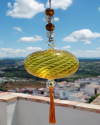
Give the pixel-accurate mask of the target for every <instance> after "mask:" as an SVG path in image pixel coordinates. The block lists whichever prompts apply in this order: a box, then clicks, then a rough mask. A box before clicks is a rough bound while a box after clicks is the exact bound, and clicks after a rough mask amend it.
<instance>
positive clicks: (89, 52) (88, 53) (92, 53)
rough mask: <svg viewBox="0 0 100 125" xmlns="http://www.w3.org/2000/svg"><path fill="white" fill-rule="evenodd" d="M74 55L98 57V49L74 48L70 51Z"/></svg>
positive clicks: (99, 52)
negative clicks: (84, 49)
mask: <svg viewBox="0 0 100 125" xmlns="http://www.w3.org/2000/svg"><path fill="white" fill-rule="evenodd" d="M71 53H73V54H74V55H75V56H76V57H100V51H93V50H86V51H82V50H79V51H78V50H76V51H71Z"/></svg>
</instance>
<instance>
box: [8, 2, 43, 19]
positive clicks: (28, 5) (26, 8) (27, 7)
mask: <svg viewBox="0 0 100 125" xmlns="http://www.w3.org/2000/svg"><path fill="white" fill-rule="evenodd" d="M15 1H16V2H15V3H14V6H13V8H12V9H9V10H8V11H7V12H6V16H11V17H13V18H27V19H31V18H32V17H34V16H35V15H36V14H37V13H40V12H43V11H45V8H44V4H43V3H39V2H37V1H36V0H15Z"/></svg>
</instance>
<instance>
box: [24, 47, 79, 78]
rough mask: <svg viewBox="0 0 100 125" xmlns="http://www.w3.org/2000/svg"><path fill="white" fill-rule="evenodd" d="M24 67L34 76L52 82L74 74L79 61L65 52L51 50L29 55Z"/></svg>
mask: <svg viewBox="0 0 100 125" xmlns="http://www.w3.org/2000/svg"><path fill="white" fill-rule="evenodd" d="M24 67H25V69H26V70H27V71H28V72H29V73H30V74H32V75H34V76H37V77H41V78H45V79H48V80H53V79H57V78H63V77H67V76H70V75H72V74H74V73H75V72H76V71H77V69H78V67H79V61H78V59H77V58H76V57H75V56H74V55H73V54H71V53H69V52H67V51H62V50H55V49H53V48H52V49H48V50H45V51H38V52H34V53H32V54H30V55H29V56H28V57H27V58H26V59H25V61H24Z"/></svg>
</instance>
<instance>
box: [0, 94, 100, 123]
mask: <svg viewBox="0 0 100 125" xmlns="http://www.w3.org/2000/svg"><path fill="white" fill-rule="evenodd" d="M54 101H55V114H56V125H100V106H99V105H93V104H85V103H79V102H74V101H67V100H60V99H55V100H54ZM49 102H50V99H49V98H48V97H40V96H32V95H28V94H21V93H12V92H4V93H0V125H50V124H49Z"/></svg>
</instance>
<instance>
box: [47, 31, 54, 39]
mask: <svg viewBox="0 0 100 125" xmlns="http://www.w3.org/2000/svg"><path fill="white" fill-rule="evenodd" d="M46 36H47V37H48V38H54V37H55V33H54V32H53V31H49V32H47V33H46Z"/></svg>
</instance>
